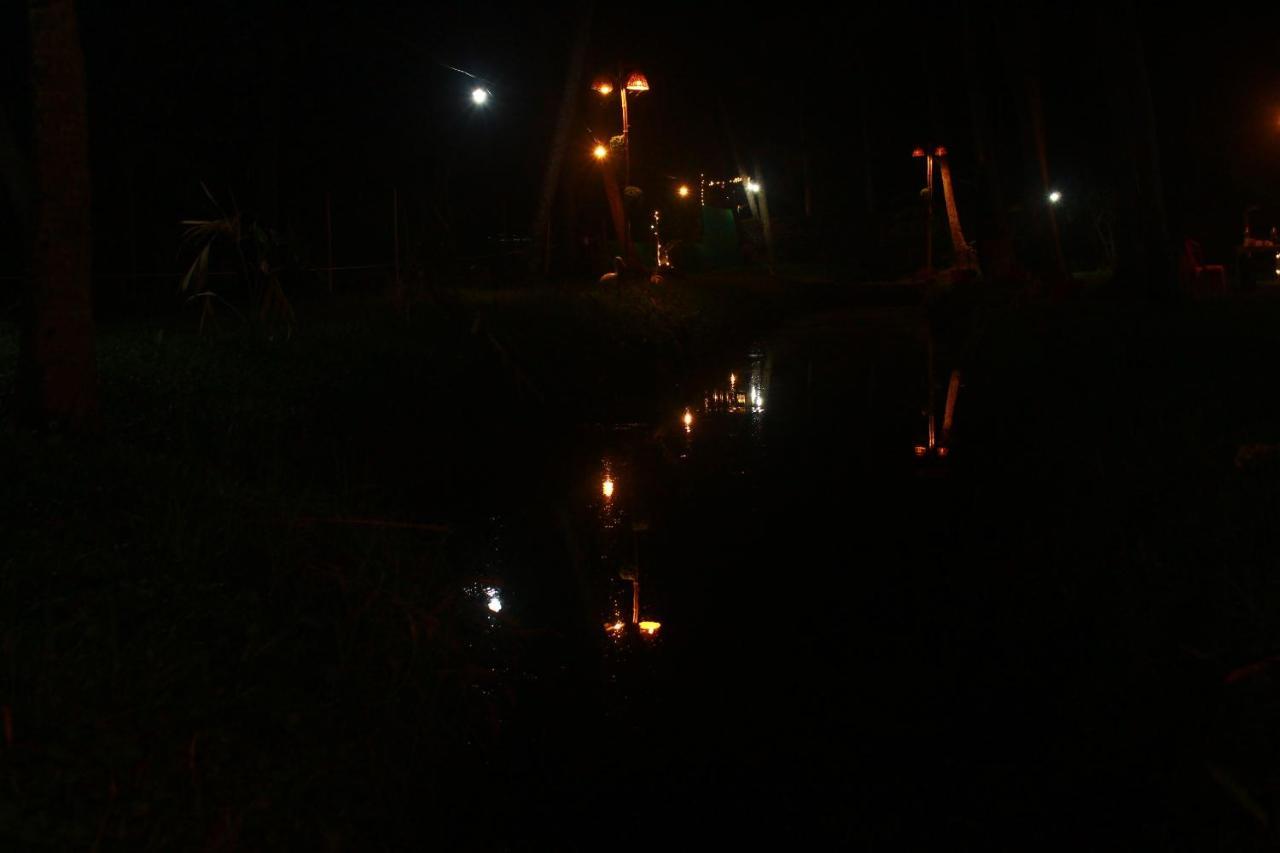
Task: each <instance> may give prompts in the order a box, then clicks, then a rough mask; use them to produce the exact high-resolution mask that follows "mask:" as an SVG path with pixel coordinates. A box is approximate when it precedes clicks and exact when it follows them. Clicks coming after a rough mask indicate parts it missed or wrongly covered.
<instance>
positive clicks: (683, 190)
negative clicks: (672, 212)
mask: <svg viewBox="0 0 1280 853" xmlns="http://www.w3.org/2000/svg"><path fill="white" fill-rule="evenodd" d="M676 194H677V195H679V196H680V198H688V197H689V187H687V186H686V185H684V184H681V185H680V189H678V190H676Z"/></svg>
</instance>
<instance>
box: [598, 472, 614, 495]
mask: <svg viewBox="0 0 1280 853" xmlns="http://www.w3.org/2000/svg"><path fill="white" fill-rule="evenodd" d="M600 491H602V492H604V496H605V497H606V498H611V497H613V478H612V477H605V478H604V483H602V484H601V486H600Z"/></svg>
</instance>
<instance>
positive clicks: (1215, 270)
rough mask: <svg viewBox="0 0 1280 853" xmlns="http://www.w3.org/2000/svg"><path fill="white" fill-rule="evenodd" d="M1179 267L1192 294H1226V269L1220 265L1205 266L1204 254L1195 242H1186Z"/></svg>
mask: <svg viewBox="0 0 1280 853" xmlns="http://www.w3.org/2000/svg"><path fill="white" fill-rule="evenodd" d="M1181 266H1182V273H1183V277H1184V278H1185V279H1186V282H1187V284H1188V286H1189V287H1190V289H1191V292H1192V293H1193V294H1197V295H1200V294H1207V293H1216V294H1222V293H1226V292H1227V268H1226V267H1224V266H1223V265H1222V264H1206V263H1205V262H1204V252H1203V250H1202V249H1201V248H1200V244H1199V243H1197V242H1196V241H1195V240H1187V242H1186V246H1185V248H1184V249H1183V252H1182V264H1181Z"/></svg>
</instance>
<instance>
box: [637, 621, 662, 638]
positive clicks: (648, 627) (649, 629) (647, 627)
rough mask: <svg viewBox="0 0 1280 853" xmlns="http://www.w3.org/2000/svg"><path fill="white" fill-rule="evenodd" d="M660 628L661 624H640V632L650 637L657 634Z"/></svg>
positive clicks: (648, 622)
mask: <svg viewBox="0 0 1280 853" xmlns="http://www.w3.org/2000/svg"><path fill="white" fill-rule="evenodd" d="M661 627H662V623H661V622H650V621H648V620H646V621H644V622H641V623H640V630H641V631H643V632H644V633H646V634H648V635H649V636H650V637H652V636H653V635H654V634H656V633H658V629H659V628H661Z"/></svg>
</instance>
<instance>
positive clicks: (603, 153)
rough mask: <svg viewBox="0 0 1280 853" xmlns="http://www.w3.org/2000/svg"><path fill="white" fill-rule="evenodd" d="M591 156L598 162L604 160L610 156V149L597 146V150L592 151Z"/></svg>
mask: <svg viewBox="0 0 1280 853" xmlns="http://www.w3.org/2000/svg"><path fill="white" fill-rule="evenodd" d="M591 156H592V157H595V158H596V159H597V160H603V159H604V158H606V157H608V156H609V149H608V148H605V147H604V146H603V145H597V146H596V147H595V148H593V149H591Z"/></svg>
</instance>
